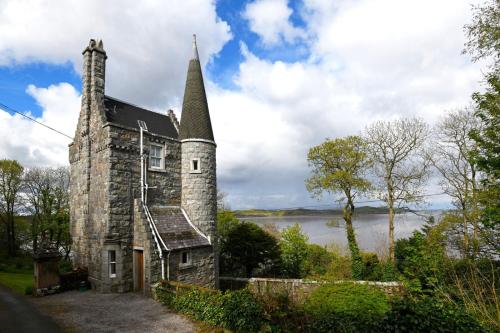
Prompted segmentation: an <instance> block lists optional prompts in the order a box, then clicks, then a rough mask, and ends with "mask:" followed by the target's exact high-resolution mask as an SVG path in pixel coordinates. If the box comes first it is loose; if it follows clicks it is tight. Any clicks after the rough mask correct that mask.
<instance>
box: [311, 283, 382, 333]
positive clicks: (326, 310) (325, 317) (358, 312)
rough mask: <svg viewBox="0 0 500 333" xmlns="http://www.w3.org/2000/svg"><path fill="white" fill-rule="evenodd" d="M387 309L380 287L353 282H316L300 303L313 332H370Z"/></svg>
mask: <svg viewBox="0 0 500 333" xmlns="http://www.w3.org/2000/svg"><path fill="white" fill-rule="evenodd" d="M389 309H390V307H389V302H388V300H387V296H386V295H385V293H384V292H383V291H381V290H380V289H378V288H376V287H372V286H369V285H364V284H355V283H335V284H328V285H323V286H320V287H319V288H317V289H316V290H314V291H313V292H312V293H311V296H310V297H309V298H308V299H307V300H306V302H305V304H304V310H305V312H306V314H307V315H308V316H310V317H311V319H312V321H311V330H312V331H315V332H332V331H333V332H371V331H372V326H373V324H374V323H376V322H378V321H379V320H381V318H382V317H383V316H384V314H385V313H387V312H388V311H389Z"/></svg>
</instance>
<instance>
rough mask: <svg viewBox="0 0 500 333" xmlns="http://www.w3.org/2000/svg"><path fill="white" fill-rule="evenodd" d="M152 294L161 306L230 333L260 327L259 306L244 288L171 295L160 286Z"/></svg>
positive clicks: (190, 289)
mask: <svg viewBox="0 0 500 333" xmlns="http://www.w3.org/2000/svg"><path fill="white" fill-rule="evenodd" d="M156 294H157V298H158V300H159V301H160V302H161V303H163V304H165V305H168V306H170V307H172V308H173V309H174V310H176V311H179V312H181V313H184V314H186V315H188V316H190V317H191V318H193V319H195V320H199V321H203V322H205V323H208V324H211V325H214V326H221V327H224V328H227V329H229V330H232V331H234V332H257V331H259V329H260V327H261V324H262V307H261V305H260V303H259V302H258V301H257V299H256V298H255V296H254V295H253V294H252V293H250V292H249V291H248V290H246V289H243V290H237V291H226V292H220V291H216V290H207V289H202V288H195V287H192V288H189V290H187V291H186V290H185V289H181V291H180V290H178V291H177V292H175V291H174V289H173V288H171V287H170V286H168V285H164V286H160V287H158V288H157V290H156Z"/></svg>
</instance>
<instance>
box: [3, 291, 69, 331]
mask: <svg viewBox="0 0 500 333" xmlns="http://www.w3.org/2000/svg"><path fill="white" fill-rule="evenodd" d="M0 332H1V333H62V330H61V328H60V327H59V326H57V324H56V323H55V322H54V321H53V320H52V318H50V317H48V316H45V315H43V314H41V313H40V312H39V311H38V310H37V308H36V307H35V305H34V304H32V303H31V302H30V300H29V298H28V297H26V296H22V295H18V294H16V293H15V292H13V291H11V290H10V289H8V288H6V287H3V286H1V285H0Z"/></svg>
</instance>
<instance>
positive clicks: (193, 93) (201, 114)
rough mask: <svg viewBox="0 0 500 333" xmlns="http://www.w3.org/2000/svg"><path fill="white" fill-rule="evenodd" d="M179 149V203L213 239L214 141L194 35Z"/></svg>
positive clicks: (214, 204)
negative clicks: (180, 177) (180, 165)
mask: <svg viewBox="0 0 500 333" xmlns="http://www.w3.org/2000/svg"><path fill="white" fill-rule="evenodd" d="M179 139H180V140H181V152H182V157H181V159H182V161H181V164H182V169H181V175H182V194H181V206H182V208H184V209H185V210H186V212H187V214H188V216H189V217H190V218H191V220H192V222H193V223H194V224H195V225H196V226H197V227H198V228H199V229H200V230H201V231H202V232H203V233H204V234H205V235H209V236H210V238H211V239H212V240H215V235H216V234H215V218H216V214H217V184H216V162H215V152H216V144H215V141H214V135H213V132H212V124H211V122H210V114H209V111H208V103H207V97H206V94H205V86H204V84H203V75H202V73H201V65H200V59H199V56H198V49H197V46H196V36H193V55H192V57H191V60H190V61H189V67H188V73H187V79H186V88H185V91H184V100H183V103H182V116H181V124H180V129H179Z"/></svg>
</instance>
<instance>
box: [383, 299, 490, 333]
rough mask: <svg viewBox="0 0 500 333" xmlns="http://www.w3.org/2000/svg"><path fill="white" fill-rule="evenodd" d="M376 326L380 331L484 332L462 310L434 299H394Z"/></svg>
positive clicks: (427, 332)
mask: <svg viewBox="0 0 500 333" xmlns="http://www.w3.org/2000/svg"><path fill="white" fill-rule="evenodd" d="M377 326H378V327H377V329H376V331H379V332H426V333H431V332H440V333H441V332H442V333H447V332H449V333H461V332H462V333H475V332H478V333H479V332H485V330H484V328H482V327H481V325H480V324H479V323H478V322H477V320H475V319H474V318H473V317H471V316H470V315H468V314H467V313H466V312H465V311H464V310H463V309H462V308H460V307H456V306H452V305H449V304H446V303H443V302H441V301H440V300H439V299H434V298H424V299H421V300H413V299H411V298H404V299H401V300H396V301H394V302H392V304H391V310H390V311H389V312H388V313H387V314H386V316H385V318H384V320H382V321H380V322H379V323H378V325H377Z"/></svg>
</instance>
